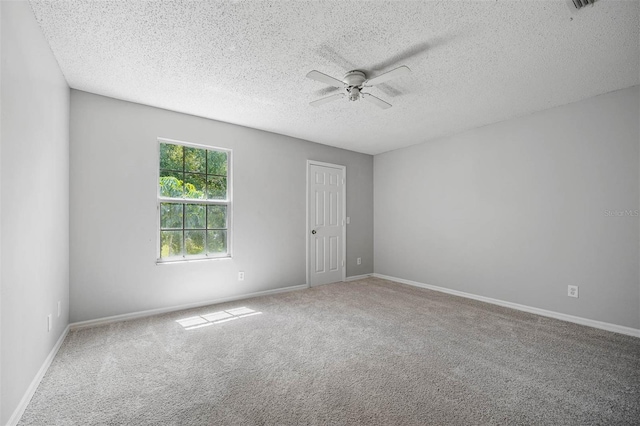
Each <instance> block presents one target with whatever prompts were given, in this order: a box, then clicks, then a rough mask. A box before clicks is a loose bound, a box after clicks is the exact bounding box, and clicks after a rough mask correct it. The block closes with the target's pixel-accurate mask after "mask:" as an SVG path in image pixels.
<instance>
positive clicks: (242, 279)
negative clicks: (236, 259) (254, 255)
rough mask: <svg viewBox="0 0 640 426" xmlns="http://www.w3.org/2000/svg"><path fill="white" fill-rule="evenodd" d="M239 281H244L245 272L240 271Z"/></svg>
mask: <svg viewBox="0 0 640 426" xmlns="http://www.w3.org/2000/svg"><path fill="white" fill-rule="evenodd" d="M238 281H244V272H238Z"/></svg>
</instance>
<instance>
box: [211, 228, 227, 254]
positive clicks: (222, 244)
mask: <svg viewBox="0 0 640 426" xmlns="http://www.w3.org/2000/svg"><path fill="white" fill-rule="evenodd" d="M226 252H227V231H207V253H210V254H220V253H226Z"/></svg>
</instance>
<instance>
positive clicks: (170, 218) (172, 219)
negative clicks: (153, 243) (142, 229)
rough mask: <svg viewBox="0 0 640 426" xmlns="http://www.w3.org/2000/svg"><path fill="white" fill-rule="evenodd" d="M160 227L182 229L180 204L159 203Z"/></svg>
mask: <svg viewBox="0 0 640 426" xmlns="http://www.w3.org/2000/svg"><path fill="white" fill-rule="evenodd" d="M160 228H161V229H172V228H173V229H176V228H177V229H182V204H169V203H162V204H160Z"/></svg>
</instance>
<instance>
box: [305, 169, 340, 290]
mask: <svg viewBox="0 0 640 426" xmlns="http://www.w3.org/2000/svg"><path fill="white" fill-rule="evenodd" d="M307 173H308V174H307V179H308V183H309V188H308V191H307V197H308V203H309V204H308V206H309V209H308V216H309V217H308V231H309V238H308V241H309V250H308V253H309V263H308V269H309V271H308V275H309V284H310V285H312V286H315V285H320V284H328V283H334V282H337V281H343V280H344V277H345V269H344V239H345V226H344V214H345V199H344V195H345V193H344V175H345V168H344V166H336V165H332V164H325V163H317V162H311V161H310V162H309V163H308V170H307Z"/></svg>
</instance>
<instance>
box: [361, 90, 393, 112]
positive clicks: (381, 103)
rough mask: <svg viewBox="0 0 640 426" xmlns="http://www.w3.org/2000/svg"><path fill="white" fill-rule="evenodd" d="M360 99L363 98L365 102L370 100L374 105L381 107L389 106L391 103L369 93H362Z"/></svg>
mask: <svg viewBox="0 0 640 426" xmlns="http://www.w3.org/2000/svg"><path fill="white" fill-rule="evenodd" d="M362 99H364V100H365V101H367V102H371V103H372V104H374V105H375V106H377V107H380V108H382V109H387V108H391V104H390V103H387V102H385V101H383V100H382V99H380V98H376V97H375V96H373V95H370V94H368V93H362Z"/></svg>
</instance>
